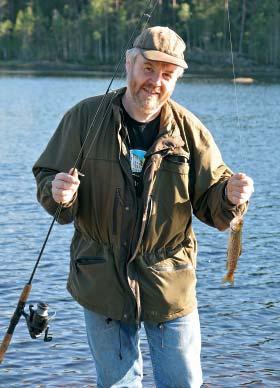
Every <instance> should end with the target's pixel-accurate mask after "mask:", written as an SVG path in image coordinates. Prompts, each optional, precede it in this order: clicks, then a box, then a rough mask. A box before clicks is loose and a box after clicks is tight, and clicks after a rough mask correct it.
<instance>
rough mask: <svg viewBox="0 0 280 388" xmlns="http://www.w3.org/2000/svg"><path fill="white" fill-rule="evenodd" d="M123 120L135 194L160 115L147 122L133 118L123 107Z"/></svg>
mask: <svg viewBox="0 0 280 388" xmlns="http://www.w3.org/2000/svg"><path fill="white" fill-rule="evenodd" d="M122 111H123V121H124V125H125V127H126V129H127V137H126V142H127V145H128V148H129V150H130V163H131V170H132V176H133V178H134V182H135V188H136V193H137V195H141V192H142V185H141V169H142V166H143V163H144V155H145V152H146V151H147V150H148V149H149V148H150V147H151V146H152V144H153V143H154V141H155V139H156V137H157V134H158V129H159V123H160V115H158V116H157V117H156V118H155V119H153V120H152V121H150V122H148V123H142V122H139V121H136V120H134V119H133V118H132V117H131V116H130V115H129V114H128V113H127V112H126V110H125V109H124V106H123V105H122Z"/></svg>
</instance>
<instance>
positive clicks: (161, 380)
mask: <svg viewBox="0 0 280 388" xmlns="http://www.w3.org/2000/svg"><path fill="white" fill-rule="evenodd" d="M84 314H85V323H86V331H87V337H88V343H89V347H90V350H91V352H92V355H93V358H94V362H95V367H96V375H97V387H98V388H109V387H114V388H124V387H127V388H140V387H142V378H143V360H142V354H141V350H140V327H139V325H133V324H125V323H123V322H120V321H114V320H112V319H110V318H107V317H104V316H102V315H99V314H96V313H94V312H92V311H89V310H87V309H84ZM144 327H145V331H146V336H147V340H148V344H149V350H150V356H151V361H152V367H153V374H154V380H155V386H156V387H157V388H183V387H184V388H199V387H200V386H201V385H202V372H201V365H200V348H201V337H200V323H199V316H198V311H197V309H196V310H195V311H193V312H192V313H191V314H188V315H186V316H184V317H181V318H177V319H174V320H171V321H168V322H164V323H160V324H157V323H151V322H144Z"/></svg>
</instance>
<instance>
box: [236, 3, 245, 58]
mask: <svg viewBox="0 0 280 388" xmlns="http://www.w3.org/2000/svg"><path fill="white" fill-rule="evenodd" d="M245 20H246V0H243V1H242V15H241V26H240V35H239V47H238V53H239V54H242V53H243V38H244V29H245Z"/></svg>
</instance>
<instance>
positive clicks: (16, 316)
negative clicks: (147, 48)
mask: <svg viewBox="0 0 280 388" xmlns="http://www.w3.org/2000/svg"><path fill="white" fill-rule="evenodd" d="M158 2H159V0H155V1H153V0H149V1H148V2H147V3H146V4H147V5H146V8H145V11H144V13H143V14H142V16H141V18H140V19H139V22H138V23H137V25H136V27H135V28H134V30H133V32H132V34H131V35H130V39H129V40H128V43H127V44H126V46H125V47H124V49H123V51H122V53H121V57H120V60H119V62H118V64H117V66H116V68H115V71H114V73H113V76H112V78H111V81H110V83H109V85H108V87H107V90H106V93H105V94H104V95H103V97H102V100H101V102H100V104H99V106H98V108H97V111H96V113H95V115H94V117H93V120H92V121H91V124H90V126H89V128H88V130H87V134H86V137H85V139H84V141H83V143H82V145H81V149H80V152H79V154H78V156H77V158H76V160H75V163H74V166H73V169H72V174H74V171H75V169H76V168H77V165H78V162H79V160H80V158H81V156H82V154H83V150H84V148H85V145H86V143H87V140H88V138H89V136H90V132H91V130H92V128H93V126H94V125H95V122H96V119H97V117H98V114H99V112H100V111H101V108H102V107H103V105H104V103H105V98H106V96H107V95H108V93H109V91H110V88H111V85H112V83H113V81H114V79H115V77H116V75H117V73H118V70H119V67H120V65H121V63H122V62H123V59H124V56H125V53H126V51H127V50H128V48H129V47H130V45H131V42H132V41H133V39H134V38H135V34H136V32H137V31H138V30H139V29H140V26H141V25H142V24H143V20H144V19H145V18H146V22H145V23H144V27H143V28H146V26H147V24H148V22H149V20H150V18H151V16H152V14H153V12H154V10H155V8H156V6H157V4H158ZM114 96H115V93H113V94H112V97H111V99H110V102H109V105H108V107H107V109H106V112H105V114H104V116H103V118H102V120H101V122H100V124H99V127H98V128H97V130H96V133H95V136H94V137H93V139H92V141H91V143H90V149H91V148H92V146H93V144H94V142H95V140H96V138H97V136H98V134H99V132H100V130H101V127H102V124H103V122H104V119H105V117H106V116H107V112H108V111H109V106H110V104H111V102H112V99H113V98H114ZM87 155H88V154H87ZM62 208H63V204H62V203H60V204H59V205H58V206H57V209H56V211H55V214H54V216H53V219H52V222H51V225H50V227H49V229H48V232H47V235H46V237H45V240H44V242H43V245H42V247H41V250H40V253H39V256H38V258H37V261H36V263H35V266H34V268H33V271H32V273H31V276H30V278H29V281H28V282H27V283H26V284H25V286H24V288H23V290H22V293H21V295H20V297H19V300H18V304H17V307H16V309H15V311H14V313H13V316H12V318H11V320H10V324H9V327H8V329H7V331H6V334H5V336H4V338H3V341H2V343H1V345H0V362H2V361H3V358H4V355H5V353H6V351H7V349H8V346H9V344H10V342H11V340H12V336H13V333H14V330H15V327H16V325H17V324H18V322H19V320H20V317H21V316H22V315H24V316H25V318H26V320H27V324H28V329H29V332H30V335H31V337H32V338H35V337H36V336H37V332H38V330H40V333H42V332H43V331H44V330H45V340H46V341H47V340H50V337H48V335H47V333H48V327H47V326H46V325H47V323H48V321H49V320H50V318H49V317H48V315H47V308H48V307H47V305H45V304H44V303H42V304H41V305H40V306H39V304H38V308H37V310H32V306H30V308H29V309H30V315H28V314H27V313H25V312H24V308H25V305H26V302H27V300H28V297H29V294H30V292H31V288H32V280H33V277H34V275H35V272H36V270H37V267H38V265H39V262H40V260H41V257H42V255H43V252H44V249H45V247H46V244H47V241H48V239H49V236H50V234H51V231H52V229H53V226H54V224H55V222H56V221H57V220H58V219H59V216H60V213H61V210H62ZM40 314H41V315H40ZM35 320H37V321H38V322H40V325H37V326H36V325H35V324H34V322H35ZM33 321H34V322H33ZM34 330H35V331H34ZM34 332H35V333H36V335H35V334H34Z"/></svg>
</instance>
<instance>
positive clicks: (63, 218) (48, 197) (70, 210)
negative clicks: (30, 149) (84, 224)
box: [33, 105, 87, 224]
mask: <svg viewBox="0 0 280 388" xmlns="http://www.w3.org/2000/svg"><path fill="white" fill-rule="evenodd" d="M82 109H83V108H82V107H81V106H80V105H77V106H75V107H74V108H72V109H71V110H70V111H68V112H67V113H66V114H65V116H64V117H63V119H62V120H61V122H60V124H59V126H58V128H57V129H56V131H55V133H54V134H53V136H52V138H51V139H50V141H49V143H48V145H47V147H46V149H45V150H44V151H43V153H42V154H41V156H40V157H39V159H38V160H37V162H36V163H35V165H34V166H33V174H34V176H35V178H36V183H37V199H38V201H39V202H40V204H41V205H42V206H43V207H44V208H45V210H46V211H47V212H48V213H49V214H51V215H53V216H54V214H55V212H56V210H57V208H58V206H59V205H58V203H56V202H55V201H54V199H53V197H52V192H51V188H52V181H53V179H54V177H55V175H56V174H57V173H59V172H69V170H70V168H72V167H73V166H74V163H75V161H76V158H77V156H78V154H79V151H80V149H81V135H80V133H81V132H82V129H83V127H86V125H87V123H86V122H85V119H84V118H83V117H84V115H83V114H82ZM77 209H78V196H77V193H76V195H75V196H74V197H73V199H72V200H71V202H69V203H68V204H65V205H63V208H62V210H61V213H60V216H59V219H58V222H59V223H61V224H66V223H70V222H72V221H73V219H74V217H75V215H76V213H77Z"/></svg>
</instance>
